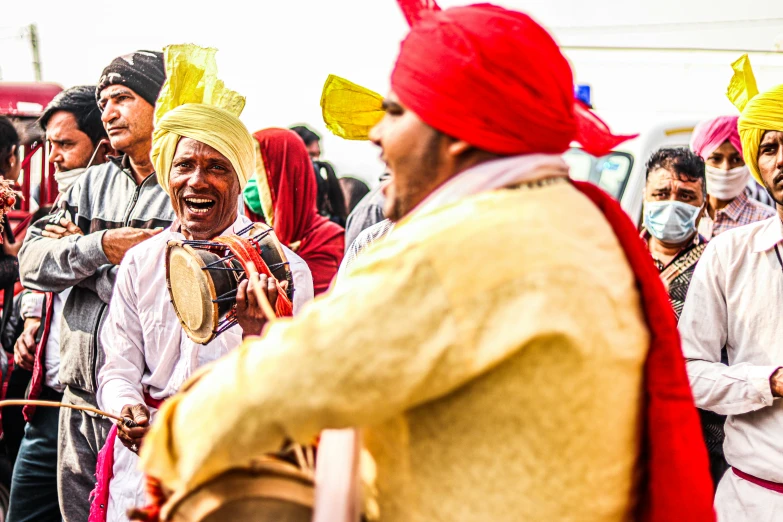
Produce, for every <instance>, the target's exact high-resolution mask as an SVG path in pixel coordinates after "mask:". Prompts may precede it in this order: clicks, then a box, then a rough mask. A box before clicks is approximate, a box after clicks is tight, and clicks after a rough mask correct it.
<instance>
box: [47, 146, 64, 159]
mask: <svg viewBox="0 0 783 522" xmlns="http://www.w3.org/2000/svg"><path fill="white" fill-rule="evenodd" d="M62 160H63V151H62V149H61V148H60V147H58V146H57V145H52V149H51V150H50V151H49V161H51V162H52V163H60V162H61V161H62Z"/></svg>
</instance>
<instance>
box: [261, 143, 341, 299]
mask: <svg viewBox="0 0 783 522" xmlns="http://www.w3.org/2000/svg"><path fill="white" fill-rule="evenodd" d="M253 136H254V137H255V139H256V140H258V143H259V145H260V146H261V157H262V159H263V162H264V169H263V173H265V175H266V180H267V184H268V186H269V190H270V192H271V195H272V208H273V215H274V218H273V224H272V225H273V227H274V229H275V233H276V234H277V237H278V239H279V240H280V242H282V243H283V244H285V245H288V246H292V245H294V246H296V243H297V242H299V245H298V248H296V253H297V254H299V256H300V257H301V258H302V259H304V261H305V262H306V263H307V266H308V267H309V268H310V271H311V272H312V274H313V289H314V290H315V294H316V295H318V294H320V293H322V292H324V291H326V290H327V289H328V288H329V284H330V283H331V282H332V279H333V278H334V276H335V275H336V274H337V269H338V268H339V266H340V262H341V261H342V259H343V253H344V251H345V230H344V229H343V228H342V227H341V226H339V225H337V224H335V223H332V222H331V221H329V220H328V219H326V218H325V217H323V216H321V215H319V214H318V209H317V207H316V198H317V192H318V187H317V185H316V179H315V172H314V171H313V163H312V161H311V160H310V156H309V155H308V154H307V149H305V145H304V142H303V141H302V139H301V138H300V137H299V136H297V135H296V133H294V132H293V131H289V130H287V129H265V130H261V131H258V132H256V133H255V134H254V135H253ZM258 171H259V174H258V175H259V176H261V175H262V171H261V169H260V168H259V169H258Z"/></svg>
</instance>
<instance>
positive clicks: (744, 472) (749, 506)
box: [680, 85, 783, 522]
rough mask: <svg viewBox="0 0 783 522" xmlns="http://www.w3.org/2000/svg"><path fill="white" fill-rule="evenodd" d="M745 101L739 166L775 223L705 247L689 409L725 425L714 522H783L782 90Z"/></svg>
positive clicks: (689, 306)
mask: <svg viewBox="0 0 783 522" xmlns="http://www.w3.org/2000/svg"><path fill="white" fill-rule="evenodd" d="M753 87H755V85H753ZM742 92H743V93H745V96H744V97H742V96H737V97H733V101H735V104H736V105H737V106H738V108H740V110H742V116H741V117H740V119H739V131H740V137H741V139H742V146H743V150H744V151H745V158H746V161H747V164H748V166H749V168H750V170H751V173H752V174H753V175H754V177H755V178H756V179H757V181H759V182H760V183H762V184H763V185H764V186H765V187H766V189H767V191H768V192H769V194H770V196H771V197H772V199H774V201H775V202H776V209H777V214H776V215H775V216H773V217H771V218H769V219H767V220H764V221H759V222H757V223H753V224H750V225H746V226H744V227H739V228H736V229H733V230H729V231H727V232H724V233H723V234H721V235H720V236H718V237H717V238H715V239H713V240H712V241H711V242H710V243H709V244H708V246H707V249H706V250H705V252H704V254H703V255H702V258H701V260H700V262H699V264H698V266H697V267H696V272H695V273H694V276H693V279H692V281H691V285H690V289H689V292H688V297H687V299H686V301H685V308H684V309H683V312H682V315H681V317H680V333H681V336H682V348H683V352H684V354H685V357H686V359H687V370H688V375H689V378H690V381H691V386H692V388H693V394H694V398H695V401H696V406H698V407H699V408H702V409H706V410H710V411H713V412H715V413H718V414H721V415H727V416H728V417H727V420H726V426H725V433H726V438H725V442H724V446H723V448H724V452H725V456H726V460H727V462H728V464H729V466H731V469H730V470H729V471H728V472H726V473H725V474H724V475H723V478H722V479H721V481H720V484H719V485H718V489H717V492H716V497H715V508H716V511H717V513H718V519H719V521H721V522H727V521H731V522H746V521H747V522H751V521H752V522H756V521H771V520H783V401H781V400H780V399H779V398H780V397H781V396H783V368H782V367H783V341H781V339H782V338H783V322H781V320H780V311H781V305H782V304H783V222H782V221H781V220H782V219H783V85H780V86H778V87H776V88H774V89H772V90H770V91H767V92H765V93H763V94H757V93H756V92H754V90H753V89H748V90H747V91H744V90H743V91H742ZM730 93H731V88H730ZM730 98H732V96H731V95H730ZM738 98H741V99H738ZM748 100H749V101H748ZM724 347H725V349H726V352H727V354H728V364H723V363H721V349H723V348H724Z"/></svg>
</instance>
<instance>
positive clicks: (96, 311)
mask: <svg viewBox="0 0 783 522" xmlns="http://www.w3.org/2000/svg"><path fill="white" fill-rule="evenodd" d="M63 216H65V217H67V218H69V219H70V220H71V221H73V222H74V223H76V225H77V226H78V227H79V228H81V229H82V231H83V232H84V233H85V235H84V236H75V235H74V236H67V237H64V238H61V239H50V238H46V237H43V236H42V235H41V231H42V230H43V229H44V227H45V226H46V225H47V224H48V223H50V222H57V221H59V219H60V218H61V217H63ZM173 220H174V211H173V210H172V208H171V201H170V199H169V196H168V195H167V194H166V193H165V192H164V191H163V189H162V188H161V187H160V185H158V181H157V178H156V176H155V174H151V175H150V176H148V177H147V178H146V179H145V180H144V181H143V182H142V183H141V184H140V185H137V184H136V181H135V179H134V177H133V173H132V172H131V170H130V167H129V166H128V159H127V157H126V156H123V157H122V158H112V159H111V160H110V161H108V162H106V163H104V164H103V165H96V166H94V167H91V168H89V169H87V171H86V172H85V173H84V174H83V175H82V176H81V178H79V180H78V181H77V182H76V183H75V184H74V185H73V186H72V187H71V188H70V189H69V190H68V192H66V193H65V194H64V195H63V196H62V197H61V198H60V200H59V203H58V205H57V207H56V208H54V209H53V210H52V214H50V215H49V216H47V217H45V218H43V219H40V220H39V221H37V222H35V223H34V224H33V225H31V226H30V228H29V230H28V232H27V237H26V238H25V241H24V244H23V246H22V249H21V250H20V251H19V273H20V277H21V281H22V284H23V285H24V286H25V288H30V289H33V290H39V291H43V292H61V291H63V290H65V289H66V288H70V287H73V291H71V294H70V296H69V297H68V301H67V302H66V303H65V306H64V308H63V317H62V323H61V325H60V382H61V383H63V384H64V385H66V386H67V387H68V391H70V392H71V395H76V396H78V397H80V398H82V399H83V400H84V401H85V402H87V403H91V404H93V405H94V404H95V391H96V390H97V384H96V381H97V379H96V376H97V373H98V370H99V369H100V367H101V365H102V364H103V349H102V348H101V347H100V346H99V338H100V337H99V335H98V332H99V330H100V326H101V323H102V321H103V319H104V316H105V312H106V307H107V304H108V303H109V300H110V299H111V294H112V289H113V288H114V280H115V277H116V274H117V268H118V267H117V266H115V265H111V264H110V263H109V260H108V259H107V258H106V254H104V252H103V246H102V240H103V234H104V233H105V231H106V230H110V229H114V228H120V227H135V228H156V227H168V226H169V225H170V224H171V222H172V221H173Z"/></svg>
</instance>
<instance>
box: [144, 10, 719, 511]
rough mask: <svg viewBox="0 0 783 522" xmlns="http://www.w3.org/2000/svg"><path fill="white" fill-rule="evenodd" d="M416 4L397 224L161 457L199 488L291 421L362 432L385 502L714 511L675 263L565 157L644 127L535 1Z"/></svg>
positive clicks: (398, 121)
mask: <svg viewBox="0 0 783 522" xmlns="http://www.w3.org/2000/svg"><path fill="white" fill-rule="evenodd" d="M400 4H401V5H402V7H403V11H404V13H405V15H406V18H407V19H408V21H409V22H410V23H411V25H412V27H411V32H410V34H409V35H408V37H407V38H406V39H405V41H404V42H403V44H402V48H401V51H400V56H399V58H398V61H397V64H396V67H395V69H394V72H393V74H392V81H391V83H392V92H391V93H390V94H389V96H388V97H387V98H386V100H385V102H384V105H385V109H386V116H385V117H384V119H383V120H382V121H381V123H380V124H378V125H377V126H376V127H375V128H374V129H373V131H372V132H371V136H370V137H371V139H372V140H373V141H374V142H375V143H376V144H377V145H378V146H379V147H380V148H381V150H382V156H383V158H384V160H385V161H386V163H387V165H388V167H389V169H390V171H391V174H392V180H391V182H390V184H389V186H388V188H387V191H386V196H387V205H386V209H385V211H386V214H387V215H388V216H389V217H390V218H391V219H392V220H394V221H395V222H396V224H395V227H394V230H393V231H392V232H390V233H389V234H388V235H387V236H386V237H384V238H383V239H381V240H379V241H377V242H376V243H374V244H373V245H371V246H370V247H368V248H367V249H366V250H365V251H364V252H362V254H361V255H360V256H359V257H358V258H357V259H356V261H355V262H354V263H353V264H352V265H351V266H350V267H348V269H347V270H346V272H345V277H342V276H341V279H340V284H338V285H336V286H335V287H334V288H333V289H332V290H331V291H330V292H329V293H328V294H327V295H325V296H323V297H321V298H318V299H316V300H315V301H314V302H313V303H312V304H311V305H310V306H309V307H307V308H305V309H304V310H303V312H302V314H301V315H300V316H299V317H297V318H294V319H292V320H290V321H286V322H278V323H275V324H272V325H270V326H269V327H268V328H267V329H266V331H265V332H264V334H263V335H262V337H261V338H257V339H251V340H248V341H246V344H247V346H246V347H245V348H244V349H240V350H238V351H236V352H234V353H232V354H230V355H229V356H227V357H226V358H224V359H223V360H222V361H220V362H219V363H218V364H217V365H216V366H215V371H213V372H212V373H211V374H209V375H206V376H204V377H203V378H202V379H201V380H200V381H199V382H198V383H196V384H195V385H194V386H193V387H192V388H191V389H190V390H189V391H188V392H187V393H185V394H183V395H181V396H179V397H176V398H174V399H172V400H171V401H170V402H169V403H168V405H167V406H166V407H165V408H164V410H163V412H162V415H163V416H164V417H165V419H164V420H163V421H161V422H158V423H157V425H156V426H154V427H153V432H152V433H151V434H150V436H149V439H148V442H147V443H146V444H145V446H144V448H142V453H143V460H144V466H145V469H146V471H147V472H148V473H149V474H151V475H152V476H154V477H156V478H158V479H160V480H161V481H162V482H163V483H164V484H165V486H166V487H168V488H170V489H172V490H174V491H175V492H182V491H188V490H190V489H191V488H194V487H197V486H198V485H199V484H202V483H204V482H205V481H208V480H210V479H211V478H213V477H215V476H216V475H217V474H219V473H221V472H223V471H225V470H227V469H229V468H232V467H235V466H243V465H246V464H247V463H248V461H249V460H252V458H253V456H255V455H261V454H263V452H265V451H269V450H274V449H275V448H277V447H279V445H280V443H281V442H282V440H283V439H284V438H286V437H288V438H290V439H293V440H298V441H302V442H307V441H309V440H311V437H313V436H314V435H316V434H317V433H318V431H319V430H322V429H324V428H346V427H360V428H361V433H362V439H363V440H362V442H363V444H364V447H365V449H366V450H367V451H368V452H369V454H371V455H372V457H373V459H374V462H375V466H374V467H373V469H374V470H375V471H376V473H374V475H375V478H376V480H375V482H374V484H373V487H371V488H367V490H366V492H365V493H366V494H367V497H366V499H365V500H367V501H368V502H366V504H365V505H366V506H367V507H368V509H367V510H366V511H365V514H366V515H368V516H370V517H372V516H379V517H380V519H381V520H383V521H390V522H402V521H405V522H424V521H433V520H449V521H454V522H463V521H465V522H475V521H482V522H483V521H494V520H514V521H542V520H546V521H566V520H580V521H591V522H593V521H594V522H598V521H600V522H609V521H611V522H615V521H616V522H620V521H627V520H640V521H645V522H647V521H654V522H663V521H666V522H670V521H673V520H687V521H689V522H691V521H695V522H705V521H712V520H714V515H713V511H712V506H711V500H712V499H711V487H710V479H709V470H708V463H707V454H706V450H705V448H704V443H703V442H702V440H701V434H700V430H699V423H698V418H697V414H696V410H695V408H694V405H693V399H692V396H691V392H690V388H689V385H688V380H687V376H686V373H685V365H684V361H683V357H682V354H681V351H680V345H679V337H678V335H677V329H676V324H675V319H674V316H673V314H672V313H671V309H670V305H669V301H668V297H667V294H666V292H665V290H664V289H663V286H662V284H661V282H660V279H659V277H658V272H657V270H656V268H655V266H654V265H653V264H652V262H651V261H650V259H649V254H648V253H647V252H646V250H645V248H644V246H643V244H642V243H641V242H640V241H639V239H638V236H637V233H636V229H635V227H634V226H633V224H632V223H631V222H630V221H629V220H628V218H627V217H626V216H625V214H624V213H623V211H622V210H621V208H620V206H619V205H618V204H617V202H615V201H614V200H612V199H611V198H610V197H609V196H607V195H606V194H605V193H603V192H601V191H600V190H599V189H597V188H595V187H594V186H592V185H586V184H576V183H572V182H571V181H570V180H569V179H568V167H567V166H566V164H565V162H564V161H563V159H562V158H561V154H562V153H563V152H564V151H565V150H566V149H567V148H568V147H569V145H570V143H571V142H572V141H579V142H580V143H581V144H582V146H583V147H584V148H585V149H586V150H587V151H589V152H591V153H593V154H596V155H600V154H603V153H606V152H607V151H608V150H610V149H611V148H612V147H614V146H615V145H617V144H618V143H620V142H622V141H623V140H624V139H625V138H626V137H623V136H614V135H612V134H611V133H610V132H609V130H608V129H607V128H606V126H605V125H604V124H603V123H602V122H601V121H600V120H599V119H598V118H596V117H595V116H594V115H592V113H590V111H589V110H587V109H586V108H585V107H584V106H582V105H580V104H578V103H576V102H575V101H574V97H573V79H572V75H571V70H570V67H569V65H568V62H567V61H566V59H565V57H564V56H563V55H562V54H561V52H560V50H559V49H558V47H557V44H556V43H555V42H554V40H553V39H552V38H551V37H550V36H549V34H548V33H547V32H546V31H545V30H544V29H543V28H542V27H541V26H539V25H538V24H537V23H535V22H534V21H533V20H532V19H530V18H529V17H528V16H526V15H524V14H522V13H519V12H515V11H510V10H506V9H503V8H500V7H496V6H492V5H487V4H482V5H475V6H469V7H457V8H452V9H448V10H445V11H440V10H439V9H438V8H437V6H436V5H435V4H434V2H433V1H432V0H426V1H424V0H417V1H411V0H400ZM574 216H576V218H575V217H574ZM365 478H367V477H365ZM370 478H371V477H370ZM319 485H322V484H319ZM349 489H350V488H349ZM376 493H377V495H376ZM369 497H371V498H369ZM332 500H333V499H332ZM346 504H348V505H350V504H351V502H346ZM323 507H324V506H322V505H316V517H317V519H319V518H318V517H319V514H320V513H324V511H322V508H323ZM348 512H350V509H348V510H346V513H348ZM345 518H348V517H344V518H342V519H345ZM320 519H325V520H341V518H339V517H335V516H331V517H330V516H321V518H320ZM320 519H319V520H320Z"/></svg>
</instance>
